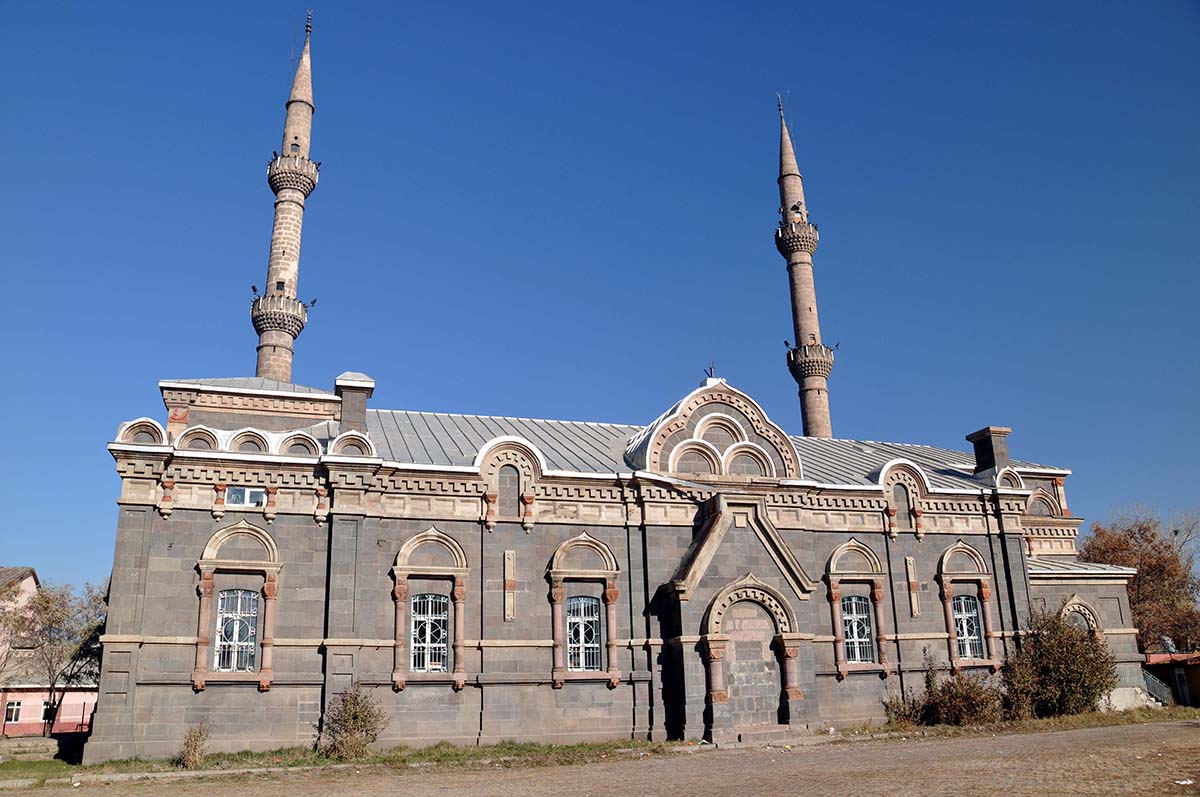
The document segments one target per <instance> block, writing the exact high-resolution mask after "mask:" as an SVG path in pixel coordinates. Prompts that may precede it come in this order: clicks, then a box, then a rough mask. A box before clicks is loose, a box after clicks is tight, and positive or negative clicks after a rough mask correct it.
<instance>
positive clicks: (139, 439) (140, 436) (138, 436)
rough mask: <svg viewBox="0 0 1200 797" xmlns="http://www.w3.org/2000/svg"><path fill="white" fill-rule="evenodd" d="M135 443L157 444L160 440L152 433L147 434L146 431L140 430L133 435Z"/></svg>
mask: <svg viewBox="0 0 1200 797" xmlns="http://www.w3.org/2000/svg"><path fill="white" fill-rule="evenodd" d="M133 442H135V443H157V442H158V438H157V437H155V436H154V435H153V434H152V433H150V432H147V431H146V430H145V429H139V430H138V431H137V432H136V433H135V434H134V435H133Z"/></svg>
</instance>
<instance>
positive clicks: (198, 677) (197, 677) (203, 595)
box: [192, 570, 213, 692]
mask: <svg viewBox="0 0 1200 797" xmlns="http://www.w3.org/2000/svg"><path fill="white" fill-rule="evenodd" d="M196 592H197V594H199V596H200V611H199V616H198V618H197V620H196V663H195V668H194V669H193V670H192V688H193V689H195V690H196V691H197V692H200V691H203V690H204V681H205V676H206V674H207V673H208V645H209V642H210V638H209V635H208V628H209V626H210V625H211V623H212V595H213V571H211V570H204V571H201V573H200V585H199V586H198V587H197V588H196Z"/></svg>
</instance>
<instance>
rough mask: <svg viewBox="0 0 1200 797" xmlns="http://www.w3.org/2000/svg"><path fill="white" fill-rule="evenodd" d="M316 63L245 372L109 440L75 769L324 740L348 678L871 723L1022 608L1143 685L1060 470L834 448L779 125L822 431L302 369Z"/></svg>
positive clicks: (388, 737)
mask: <svg viewBox="0 0 1200 797" xmlns="http://www.w3.org/2000/svg"><path fill="white" fill-rule="evenodd" d="M310 70H311V65H310V52H309V45H308V42H307V40H306V44H305V49H304V54H303V58H302V59H301V65H300V68H299V69H298V73H297V79H296V82H295V86H294V88H293V94H292V97H291V98H290V99H289V103H288V118H287V128H286V129H287V133H285V152H284V153H283V154H281V155H277V157H276V160H275V161H273V162H272V169H273V172H272V183H271V186H272V189H273V190H275V192H276V194H277V200H278V202H277V216H276V229H275V234H274V235H273V238H272V252H271V259H270V263H269V267H268V275H269V279H270V280H271V281H272V282H271V283H270V284H269V285H268V291H267V294H266V296H265V297H263V298H260V299H259V300H256V302H255V308H256V309H255V315H254V323H255V328H256V330H257V331H258V332H259V334H260V348H259V371H258V375H257V377H254V378H230V379H213V380H176V381H169V382H162V383H160V385H159V387H160V390H161V392H162V396H163V402H164V406H165V416H166V423H165V424H163V423H161V422H160V421H159V420H156V419H152V418H139V419H137V420H134V421H130V422H127V423H125V424H122V425H121V427H120V429H119V430H118V433H117V436H116V439H115V440H114V442H112V443H111V444H110V445H109V450H110V452H111V453H112V455H113V457H114V459H115V460H116V464H117V472H118V474H119V475H120V477H121V493H120V498H119V500H118V504H119V511H118V520H117V542H116V551H115V555H114V560H113V571H112V580H111V589H110V597H109V621H108V627H107V633H106V635H105V636H104V638H103V640H102V641H103V645H104V657H103V667H102V674H101V679H100V698H99V706H98V709H97V713H96V718H95V730H94V733H93V737H92V739H91V741H90V743H89V745H88V748H87V752H86V757H87V760H89V761H100V760H104V759H108V758H115V757H128V756H135V755H139V756H165V755H170V754H173V753H174V752H175V751H176V749H177V748H178V746H179V743H180V740H181V739H182V737H183V735H184V733H185V731H186V729H187V728H188V727H189V726H190V725H193V724H195V723H197V722H199V721H201V720H204V721H206V722H207V723H208V724H209V726H210V727H211V729H212V734H213V735H212V743H213V746H214V748H216V749H241V748H256V749H269V748H273V747H279V746H284V745H294V744H303V743H308V742H310V741H312V740H313V738H314V735H315V733H316V732H317V731H318V729H319V727H320V723H321V721H322V718H323V716H324V715H325V712H326V710H327V708H328V706H329V704H330V701H331V700H332V699H333V698H334V696H335V695H336V694H337V693H339V692H341V691H343V690H345V689H346V688H348V687H350V686H351V685H352V684H359V685H361V686H363V687H364V688H366V689H369V690H371V691H372V692H373V693H374V694H375V696H376V697H377V698H379V700H380V701H381V702H382V703H383V705H384V707H385V709H386V711H387V713H388V716H389V717H390V722H389V725H388V727H387V730H386V731H385V733H384V735H383V738H382V739H381V740H380V745H382V746H389V745H395V744H400V743H404V744H427V743H433V742H436V741H439V740H450V741H452V742H456V743H463V744H476V743H481V742H491V741H499V740H502V739H527V740H542V741H576V740H585V739H601V738H613V737H623V738H640V739H668V738H670V739H678V738H699V737H704V738H708V739H712V740H715V741H728V740H734V739H739V738H742V739H753V738H760V737H761V736H763V735H766V736H768V737H769V736H770V735H772V734H781V733H782V734H794V733H802V732H809V731H813V730H816V729H819V728H822V727H825V726H829V725H846V724H859V723H864V722H877V721H881V720H882V719H883V701H884V699H885V698H886V697H887V696H888V695H894V694H898V693H900V692H902V691H905V690H908V689H910V688H914V687H917V688H919V686H920V684H921V680H922V674H923V671H924V668H925V666H926V665H925V657H926V654H928V655H929V656H931V657H932V660H933V661H934V662H935V666H938V667H939V668H943V669H946V670H954V671H960V670H969V671H979V672H994V671H995V670H996V669H997V668H999V667H1000V666H1001V665H1002V663H1003V661H1004V659H1005V657H1006V656H1007V655H1008V654H1009V653H1010V652H1011V651H1012V650H1013V649H1014V645H1017V644H1019V641H1020V635H1021V629H1022V627H1023V625H1024V624H1025V622H1026V619H1027V618H1028V616H1029V612H1030V610H1031V609H1033V608H1047V609H1051V610H1060V609H1061V610H1062V611H1065V612H1069V613H1074V614H1077V615H1078V616H1079V620H1080V621H1081V622H1086V623H1087V624H1088V627H1089V628H1091V629H1092V630H1093V631H1095V632H1096V633H1098V634H1102V635H1103V636H1104V639H1105V640H1106V641H1108V642H1109V644H1110V645H1111V646H1112V648H1113V650H1114V652H1115V653H1116V654H1117V656H1118V658H1119V660H1120V661H1121V663H1122V678H1123V686H1124V687H1126V688H1130V689H1132V688H1135V687H1137V686H1139V685H1140V684H1141V680H1140V677H1139V676H1138V675H1137V674H1136V669H1137V663H1138V661H1139V657H1138V656H1137V652H1136V646H1135V644H1134V629H1132V628H1131V627H1130V621H1129V607H1128V600H1127V598H1126V596H1125V591H1124V584H1125V581H1126V579H1127V578H1128V577H1129V575H1130V571H1127V570H1123V569H1121V568H1105V567H1102V566H1097V565H1082V564H1080V563H1078V562H1075V548H1074V540H1075V535H1076V533H1077V531H1078V528H1079V526H1080V524H1081V522H1082V521H1081V520H1080V519H1079V518H1075V517H1072V516H1071V514H1070V512H1069V510H1068V509H1067V503H1066V495H1065V492H1064V486H1063V485H1064V478H1065V477H1066V476H1067V475H1068V474H1069V472H1068V471H1066V470H1062V469H1059V468H1049V467H1045V466H1041V465H1036V464H1033V463H1028V462H1022V461H1018V460H1013V459H1010V458H1009V455H1008V449H1007V442H1006V435H1007V432H1008V430H1006V429H1002V428H999V427H987V428H985V429H983V430H980V432H977V433H974V434H972V435H970V436H969V437H968V439H969V440H970V441H971V442H972V443H973V445H974V447H975V450H974V454H970V453H965V452H958V451H949V450H943V449H934V448H930V447H927V446H917V445H901V444H887V443H872V442H867V441H854V440H835V439H832V438H831V434H832V429H831V424H830V421H829V404H828V386H827V379H828V377H829V376H830V372H831V368H832V362H833V360H832V357H833V355H832V351H831V350H829V349H828V348H827V347H825V346H824V345H823V344H822V343H821V341H820V330H819V325H818V324H817V320H816V297H815V289H814V288H813V281H812V254H813V252H814V251H815V247H816V240H817V238H816V228H815V226H813V225H810V224H809V222H808V211H807V206H806V205H805V201H804V196H803V191H802V187H801V184H800V176H799V171H798V169H797V168H796V167H795V156H794V153H793V152H792V150H791V142H790V138H789V136H788V132H787V128H786V126H784V128H783V132H782V142H781V158H780V163H781V170H780V172H781V173H780V195H781V199H782V200H783V208H782V210H783V214H784V215H783V221H782V222H781V226H780V230H779V233H778V235H777V237H776V240H777V245H778V248H779V251H780V252H781V253H782V254H784V256H785V257H786V258H787V262H788V272H789V275H790V279H791V292H792V296H793V321H794V328H795V329H794V331H795V334H796V341H795V347H794V348H793V349H791V350H790V351H789V359H788V363H789V368H790V370H791V372H792V374H793V376H795V377H796V379H797V382H798V384H799V386H800V388H801V397H802V411H803V416H804V428H805V432H806V436H803V437H795V436H790V435H788V434H787V433H786V432H785V431H784V430H783V429H782V428H781V427H780V426H779V425H777V424H776V423H775V422H774V421H772V420H771V419H770V418H768V417H767V416H766V414H765V413H764V412H763V411H762V409H761V408H760V407H759V405H758V404H757V402H755V401H754V399H753V398H752V397H750V396H748V395H746V394H745V393H743V392H741V391H739V390H738V389H737V388H735V387H733V386H732V385H730V384H728V383H727V382H726V381H724V380H722V379H715V378H710V379H708V380H706V381H705V383H704V384H702V385H701V386H700V387H698V388H697V389H695V390H693V391H692V392H690V393H689V394H688V395H686V396H684V397H683V398H681V399H680V400H679V401H677V402H676V403H675V404H674V405H672V406H671V407H670V408H669V409H668V410H667V411H666V412H664V413H663V414H662V415H661V416H660V417H659V418H657V419H656V420H654V421H652V422H650V423H649V424H646V425H644V426H620V425H615V424H595V423H585V422H553V421H535V420H523V419H513V418H488V417H481V416H452V415H433V414H430V413H410V412H403V411H389V410H379V409H374V408H371V407H369V406H368V404H369V399H370V398H371V395H372V392H373V389H374V382H373V381H372V380H371V379H370V377H367V376H366V375H364V374H355V373H347V374H343V375H342V376H340V377H338V379H337V380H336V383H335V385H334V390H333V391H324V390H318V389H314V388H306V387H302V386H298V385H294V384H291V383H290V382H288V379H289V378H290V368H291V356H292V343H293V341H294V339H295V337H296V335H297V334H299V331H300V328H301V327H302V326H303V320H304V316H303V306H302V305H299V303H297V302H295V285H296V280H297V279H298V258H299V236H300V213H301V212H302V209H303V198H304V196H307V192H308V191H311V190H312V187H313V186H314V185H315V175H316V172H315V164H312V163H311V162H310V161H308V160H307V158H308V147H309V138H310V135H311V119H312V94H311V91H312V85H311V71H310ZM781 111H782V109H781ZM293 143H295V144H296V146H297V149H296V150H295V151H289V148H290V146H291V145H292V144H293ZM289 159H290V160H289ZM282 161H287V163H282ZM293 161H294V162H293ZM310 166H312V167H313V168H311V169H310V168H309V167H310ZM284 172H286V173H287V174H286V175H284ZM309 172H311V177H312V180H311V182H310V183H304V184H303V185H300V184H299V183H297V180H296V179H291V177H296V175H300V176H303V174H308V173H309ZM302 173H303V174H302ZM280 175H284V176H288V175H291V177H289V179H287V180H285V179H283V177H281V176H280ZM293 216H294V218H293ZM289 236H292V237H289ZM293 238H294V240H293ZM285 239H286V241H285ZM281 242H282V243H281ZM279 283H281V284H282V287H281V288H279V290H278V291H276V290H275V287H276V285H277V284H279ZM293 305H294V306H293ZM297 308H299V309H297ZM271 314H274V315H271ZM289 314H290V315H289ZM272 319H273V320H272ZM281 336H282V337H281ZM285 338H286V340H285ZM264 347H266V348H264ZM264 352H266V353H265V354H264ZM264 358H265V359H264ZM264 363H265V364H264ZM285 366H286V367H285Z"/></svg>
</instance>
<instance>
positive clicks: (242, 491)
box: [225, 487, 267, 506]
mask: <svg viewBox="0 0 1200 797" xmlns="http://www.w3.org/2000/svg"><path fill="white" fill-rule="evenodd" d="M266 503H267V491H266V490H261V489H258V488H254V487H229V488H227V489H226V490H225V506H264V505H265V504H266Z"/></svg>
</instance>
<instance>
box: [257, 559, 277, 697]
mask: <svg viewBox="0 0 1200 797" xmlns="http://www.w3.org/2000/svg"><path fill="white" fill-rule="evenodd" d="M278 594H279V580H278V576H276V575H275V574H274V573H267V578H266V581H264V582H263V587H262V595H263V635H262V640H261V641H260V642H259V646H260V647H261V648H262V666H261V667H259V670H258V691H260V692H266V691H268V690H270V688H271V681H272V680H274V678H275V670H274V668H273V667H272V663H273V659H274V652H275V598H276V596H277V595H278Z"/></svg>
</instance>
